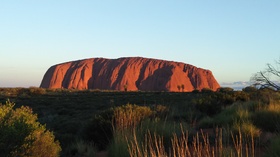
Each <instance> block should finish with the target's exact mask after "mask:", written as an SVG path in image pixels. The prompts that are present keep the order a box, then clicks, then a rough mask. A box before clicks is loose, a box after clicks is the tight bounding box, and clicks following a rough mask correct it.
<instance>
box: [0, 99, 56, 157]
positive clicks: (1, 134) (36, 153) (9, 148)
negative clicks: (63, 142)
mask: <svg viewBox="0 0 280 157" xmlns="http://www.w3.org/2000/svg"><path fill="white" fill-rule="evenodd" d="M14 105H15V104H14V103H12V102H10V101H7V102H6V104H0V156H5V157H19V156H20V157H56V156H59V153H60V151H61V147H60V145H59V143H58V141H55V137H54V135H53V133H52V132H50V131H48V130H46V128H45V126H44V125H41V124H40V123H39V122H38V121H37V115H35V114H33V112H32V110H31V109H30V108H29V107H24V106H22V107H20V108H17V109H14Z"/></svg>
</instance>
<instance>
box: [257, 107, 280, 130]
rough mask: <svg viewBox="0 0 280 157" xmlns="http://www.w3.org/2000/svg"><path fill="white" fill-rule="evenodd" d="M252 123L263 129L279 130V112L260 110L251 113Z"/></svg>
mask: <svg viewBox="0 0 280 157" xmlns="http://www.w3.org/2000/svg"><path fill="white" fill-rule="evenodd" d="M252 121H253V123H254V124H255V125H256V126H257V127H258V128H261V129H262V130H263V131H270V132H276V131H279V123H280V112H275V111H269V110H260V111H256V112H255V113H254V114H253V115H252Z"/></svg>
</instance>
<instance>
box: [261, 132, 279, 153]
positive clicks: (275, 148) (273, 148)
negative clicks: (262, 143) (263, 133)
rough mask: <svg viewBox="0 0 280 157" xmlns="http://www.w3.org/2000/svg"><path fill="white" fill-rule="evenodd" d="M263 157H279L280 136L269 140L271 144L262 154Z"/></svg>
mask: <svg viewBox="0 0 280 157" xmlns="http://www.w3.org/2000/svg"><path fill="white" fill-rule="evenodd" d="M264 156H265V157H279V156H280V136H279V135H278V136H276V137H274V138H273V139H271V143H270V144H269V146H268V147H267V150H266V152H265V154H264Z"/></svg>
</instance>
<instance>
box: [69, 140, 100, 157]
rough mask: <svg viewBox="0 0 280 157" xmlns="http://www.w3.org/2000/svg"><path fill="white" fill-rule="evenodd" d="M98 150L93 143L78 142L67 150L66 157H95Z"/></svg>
mask: <svg viewBox="0 0 280 157" xmlns="http://www.w3.org/2000/svg"><path fill="white" fill-rule="evenodd" d="M96 152H97V150H96V148H95V146H94V144H93V143H87V142H85V141H82V140H80V141H77V142H75V143H73V144H72V145H71V146H70V147H69V148H68V149H67V150H66V156H83V157H95V156H96Z"/></svg>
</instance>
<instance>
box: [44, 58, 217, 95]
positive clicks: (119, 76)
mask: <svg viewBox="0 0 280 157" xmlns="http://www.w3.org/2000/svg"><path fill="white" fill-rule="evenodd" d="M125 85H127V89H128V90H131V91H137V90H142V91H178V85H184V86H185V90H184V91H192V90H193V89H199V90H200V89H203V88H210V89H213V90H217V89H218V88H219V87H220V85H219V84H218V82H217V81H216V79H215V78H214V76H213V74H212V72H211V71H210V70H205V69H202V68H197V67H195V66H192V65H189V64H185V63H181V62H173V61H165V60H158V59H150V58H142V57H127V58H119V59H105V58H91V59H85V60H78V61H72V62H67V63H62V64H57V65H54V66H52V67H50V68H49V69H48V70H47V72H46V74H45V75H44V77H43V80H42V82H41V85H40V87H43V88H62V87H63V88H68V89H73V88H74V89H101V90H103V89H106V90H124V86H125Z"/></svg>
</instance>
